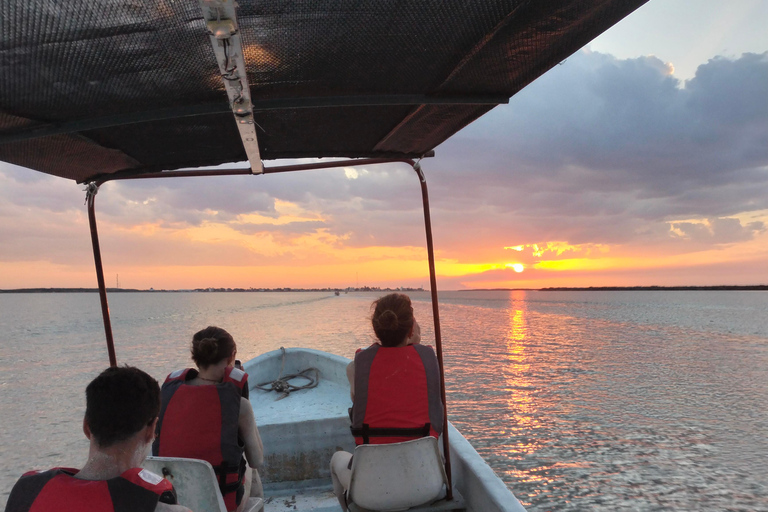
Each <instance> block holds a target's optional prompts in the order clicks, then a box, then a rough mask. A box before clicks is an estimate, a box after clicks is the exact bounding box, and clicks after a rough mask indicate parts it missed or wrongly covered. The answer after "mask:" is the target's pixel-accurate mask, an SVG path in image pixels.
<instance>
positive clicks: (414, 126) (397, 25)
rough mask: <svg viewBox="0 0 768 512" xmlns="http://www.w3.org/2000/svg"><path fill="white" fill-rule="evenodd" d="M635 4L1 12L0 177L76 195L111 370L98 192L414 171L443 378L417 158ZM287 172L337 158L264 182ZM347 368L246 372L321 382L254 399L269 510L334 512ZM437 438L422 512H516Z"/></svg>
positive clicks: (328, 364)
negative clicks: (21, 170)
mask: <svg viewBox="0 0 768 512" xmlns="http://www.w3.org/2000/svg"><path fill="white" fill-rule="evenodd" d="M645 1H647V0H593V1H590V2H584V1H583V0H551V1H547V2H531V1H524V0H487V1H484V2H466V1H463V0H443V1H439V2H438V1H427V0H425V1H420V2H410V3H408V2H405V3H403V2H375V1H371V0H363V1H361V2H356V3H355V4H354V5H351V4H350V5H346V4H344V3H343V2H342V3H338V2H330V1H325V0H318V1H316V2H255V1H253V0H239V2H237V3H235V2H234V1H232V0H199V1H197V2H193V1H167V0H157V1H153V2H148V3H142V4H141V5H139V4H137V3H135V2H125V1H124V0H70V1H68V2H57V1H55V0H31V1H30V0H6V1H4V2H3V7H2V13H3V18H2V19H3V21H2V24H1V26H2V30H0V56H1V57H2V58H0V76H2V77H3V79H2V80H0V161H5V162H9V163H12V164H16V165H19V166H22V167H27V168H30V169H32V170H35V171H39V172H43V173H47V174H51V175H54V176H58V177H61V178H63V179H68V180H72V181H73V183H75V184H84V185H85V186H86V202H87V205H88V215H89V224H90V228H91V240H92V245H93V252H94V262H95V268H96V275H97V281H98V285H99V294H100V301H101V310H102V317H103V321H104V332H105V338H106V341H107V348H108V354H109V363H110V365H116V364H117V351H116V349H115V343H114V339H113V335H112V326H111V319H110V316H109V305H108V298H107V289H106V284H105V279H104V272H103V266H102V257H101V250H100V246H99V238H98V229H97V222H96V210H95V198H96V194H97V193H98V191H99V190H100V187H102V186H103V185H104V184H105V183H108V182H111V181H116V180H131V179H166V178H176V179H182V178H193V177H198V176H232V175H241V176H242V175H252V176H257V177H259V176H261V177H263V176H265V175H269V174H279V173H284V172H298V171H302V172H303V171H311V170H316V169H322V168H333V167H353V166H358V165H366V166H368V167H370V166H374V165H378V164H401V165H407V166H410V167H411V168H412V169H413V170H414V171H415V175H416V177H417V178H418V179H417V180H415V182H417V183H418V184H419V186H420V187H421V193H422V202H423V206H424V222H425V231H426V250H427V251H426V252H427V264H428V267H429V273H430V291H431V294H432V310H433V320H434V322H435V324H434V333H435V340H434V343H435V349H436V352H437V355H438V360H439V362H440V367H441V372H443V371H450V368H448V369H444V368H443V360H442V339H441V334H440V318H439V307H438V301H437V282H436V275H435V267H434V249H433V244H432V234H431V219H430V214H429V196H428V190H427V180H426V173H425V170H424V167H423V165H422V162H424V160H423V159H427V158H429V157H430V156H433V155H434V148H435V147H437V146H438V145H439V144H440V143H442V142H443V141H445V140H446V139H448V138H449V137H450V136H451V135H453V134H454V133H456V132H457V131H458V130H460V129H461V128H463V127H464V126H466V125H468V124H469V123H471V122H472V121H474V120H475V119H477V118H479V117H480V116H482V115H483V114H485V113H486V112H488V111H489V110H491V109H492V108H493V107H495V106H497V105H500V104H504V103H508V101H509V98H510V97H511V96H513V95H514V94H516V93H517V92H519V91H520V90H521V89H522V88H524V87H525V86H526V85H528V84H529V83H531V82H532V81H533V80H535V79H536V78H538V77H539V76H541V75H542V74H543V73H545V72H546V71H547V70H549V69H550V68H552V67H553V66H555V65H556V64H558V63H559V62H561V61H563V60H564V59H566V58H567V57H568V56H570V55H571V54H573V53H574V52H575V51H577V50H579V49H580V48H581V47H583V46H584V45H585V44H586V43H588V42H589V41H591V40H592V39H593V38H594V37H596V36H597V35H599V34H600V33H602V32H603V31H605V30H607V29H608V28H609V27H611V26H612V25H614V24H615V23H617V22H618V21H619V20H621V19H622V18H624V17H625V16H627V15H628V14H629V13H631V12H632V11H634V10H635V9H637V8H638V7H640V6H641V5H642V4H643V3H645ZM302 158H313V159H327V158H334V159H339V158H343V160H331V161H328V160H313V161H312V162H309V163H307V162H301V163H290V164H287V165H272V166H265V165H264V161H270V160H276V159H302ZM246 161H247V162H248V164H247V165H245V166H241V167H238V168H224V169H222V168H210V166H218V165H220V164H227V163H232V162H246ZM221 186H226V185H221ZM338 293H339V292H338V291H337V292H336V294H337V295H338ZM347 362H348V360H346V359H344V358H341V357H339V356H334V355H331V354H326V353H321V352H317V351H311V350H303V349H300V348H295V349H294V348H291V349H287V350H285V352H283V351H280V353H279V354H278V353H269V354H264V355H262V356H259V357H257V358H255V359H253V360H251V361H248V362H246V363H245V369H246V371H247V372H248V373H249V374H250V375H251V382H252V383H258V382H260V381H261V379H263V380H265V381H266V380H270V379H276V378H278V377H279V374H280V372H279V371H277V368H278V366H282V365H283V364H284V365H285V368H286V369H288V370H289V371H293V370H295V371H298V370H301V369H304V368H306V367H314V368H317V369H318V371H319V382H318V385H317V387H315V388H313V389H304V390H298V391H296V392H294V393H289V396H287V397H285V398H283V399H281V400H275V399H274V397H273V396H268V395H266V394H262V391H260V390H256V389H254V390H252V391H253V393H252V395H251V400H252V402H253V404H254V410H255V411H256V414H257V416H258V417H259V425H260V430H261V433H262V436H263V439H264V442H265V446H266V452H267V462H266V464H265V475H264V478H265V482H266V489H265V491H266V500H265V501H266V502H267V504H266V506H267V509H268V510H299V511H302V510H303V511H308V510H318V511H324V510H329V511H330V510H337V509H338V504H337V503H336V502H335V498H334V497H333V496H332V495H329V491H330V479H329V469H328V460H329V459H330V455H331V454H332V453H333V451H335V450H336V449H343V448H346V449H348V450H349V449H352V448H353V444H352V443H353V440H352V437H351V435H350V434H349V428H348V427H349V419H348V417H347V416H346V414H347V413H346V411H347V407H348V406H349V405H350V404H349V389H348V387H347V386H348V384H346V377H345V376H344V371H343V369H344V367H345V365H346V364H347ZM442 386H443V390H442V391H443V401H444V403H445V402H446V401H445V385H444V382H443V383H442ZM78 392H79V391H78ZM446 408H447V411H448V415H450V411H451V409H450V404H449V403H446ZM446 422H447V419H446ZM446 426H447V428H446V429H445V431H444V435H443V437H442V440H443V445H442V448H443V457H444V458H445V468H444V469H445V474H446V481H445V484H446V485H445V498H444V499H442V500H441V501H440V503H434V504H432V505H430V507H431V509H432V510H445V509H448V508H454V509H455V508H457V507H458V508H460V509H463V510H467V511H470V512H496V511H500V512H511V511H515V512H517V511H520V510H524V509H523V507H522V505H521V504H520V503H519V501H518V500H517V499H516V498H515V497H514V495H513V493H512V492H511V491H510V490H509V489H507V488H506V486H505V485H504V484H503V483H502V482H501V480H500V479H499V478H498V477H497V476H496V475H495V474H494V473H493V471H492V470H491V469H490V467H488V465H487V464H485V463H484V462H483V461H482V459H481V458H480V457H479V456H478V454H477V452H476V451H475V450H474V449H473V448H472V447H471V445H470V444H469V443H468V442H467V440H466V439H464V437H463V436H462V435H461V434H460V433H459V432H458V431H457V430H456V429H454V428H452V426H451V425H449V424H447V425H446ZM168 464H170V462H169V463H168ZM166 469H167V468H166ZM203 473H204V471H203ZM183 476H184V475H182V474H178V475H176V477H177V482H179V483H180V482H181V481H182V480H183V479H184V478H183ZM200 478H203V477H200ZM454 491H455V492H454ZM185 504H187V505H188V506H190V507H192V508H193V509H195V504H194V503H185ZM441 507H442V508H441Z"/></svg>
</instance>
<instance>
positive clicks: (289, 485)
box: [244, 348, 525, 512]
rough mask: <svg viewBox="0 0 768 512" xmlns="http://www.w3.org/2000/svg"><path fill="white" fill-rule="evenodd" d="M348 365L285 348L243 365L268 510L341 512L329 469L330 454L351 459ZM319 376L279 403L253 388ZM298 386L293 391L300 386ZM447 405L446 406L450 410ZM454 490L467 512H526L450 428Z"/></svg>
mask: <svg viewBox="0 0 768 512" xmlns="http://www.w3.org/2000/svg"><path fill="white" fill-rule="evenodd" d="M348 363H349V359H346V358H343V357H340V356H336V355H333V354H329V353H326V352H321V351H318V350H311V349H303V348H290V349H285V356H283V351H282V350H276V351H273V352H268V353H266V354H263V355H261V356H259V357H257V358H255V359H252V360H251V361H248V362H247V363H245V366H244V368H245V371H246V372H248V374H249V378H248V380H249V382H250V385H251V390H250V400H251V403H252V404H253V409H254V413H255V415H256V422H257V424H258V425H259V432H260V433H261V437H262V439H263V441H264V451H265V462H264V468H263V474H262V480H263V482H264V487H265V495H266V503H267V505H266V510H269V511H277V510H298V511H302V510H313V511H318V512H320V511H325V510H327V511H329V512H331V511H333V512H337V511H338V510H339V505H338V502H337V501H336V498H335V497H334V496H333V493H332V492H331V476H330V469H329V462H330V460H331V456H332V455H333V453H334V452H336V451H338V450H346V451H349V452H353V451H354V448H355V444H354V439H353V438H352V435H351V434H350V431H349V424H350V422H349V416H348V408H349V407H350V406H351V399H350V395H349V383H348V381H347V377H346V366H347V364H348ZM310 367H314V368H317V369H318V370H319V373H320V380H319V385H318V386H317V387H316V388H313V389H307V390H301V391H296V392H293V393H291V394H290V395H289V396H287V397H285V398H283V399H280V400H277V399H278V398H279V397H280V396H281V395H280V394H279V393H277V392H275V391H272V392H265V391H261V390H259V389H256V388H254V385H255V384H257V383H262V382H268V381H273V380H275V379H277V378H278V377H279V376H280V374H281V370H282V374H283V375H288V374H293V373H298V372H299V371H301V370H304V369H306V368H310ZM301 383H302V382H301V381H300V380H296V381H295V384H301ZM449 405H450V404H449ZM448 434H449V439H450V448H451V467H452V473H453V475H452V480H453V486H454V488H455V489H457V490H458V492H459V493H460V494H461V496H462V497H463V498H464V500H465V502H466V510H467V511H470V512H524V510H525V509H524V508H523V506H522V505H521V504H520V502H519V501H518V500H517V498H515V496H514V495H513V494H512V492H510V490H509V489H508V488H507V487H506V485H504V483H503V482H502V481H501V480H500V479H499V477H498V476H496V474H495V473H494V472H493V470H492V469H491V468H490V467H489V466H488V465H487V464H486V463H485V461H483V459H482V458H481V457H480V455H478V453H477V452H476V451H475V449H474V448H473V447H472V446H471V445H470V444H469V442H468V441H467V440H466V439H465V438H464V436H462V435H461V433H460V432H459V431H458V430H456V429H455V428H454V427H453V425H450V424H449V430H448Z"/></svg>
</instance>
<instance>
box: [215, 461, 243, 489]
mask: <svg viewBox="0 0 768 512" xmlns="http://www.w3.org/2000/svg"><path fill="white" fill-rule="evenodd" d="M213 472H214V473H216V476H218V477H219V489H220V490H221V494H222V496H223V495H225V494H227V493H230V492H235V491H237V490H238V489H239V488H240V485H241V484H242V483H243V477H244V476H245V459H243V458H241V459H240V464H237V465H235V466H232V465H229V464H227V463H222V464H220V465H218V466H214V467H213ZM229 475H237V481H236V482H227V476H229Z"/></svg>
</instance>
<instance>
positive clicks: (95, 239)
mask: <svg viewBox="0 0 768 512" xmlns="http://www.w3.org/2000/svg"><path fill="white" fill-rule="evenodd" d="M98 191H99V185H98V184H97V183H93V182H91V183H89V184H88V188H87V189H86V192H85V201H86V202H87V203H88V222H89V223H90V225H91V243H92V244H93V261H94V263H95V264H96V279H97V281H98V283H99V297H100V298H101V316H102V318H103V319H104V334H105V335H106V337H107V351H108V352H109V366H117V357H116V356H115V341H114V339H113V338H112V321H111V320H110V319H109V304H108V303H107V285H106V284H105V283H104V268H103V266H102V264H101V249H100V248H99V233H98V231H97V229H96V212H95V210H94V201H95V200H96V193H97V192H98Z"/></svg>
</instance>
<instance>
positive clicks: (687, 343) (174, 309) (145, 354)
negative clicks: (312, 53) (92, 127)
mask: <svg viewBox="0 0 768 512" xmlns="http://www.w3.org/2000/svg"><path fill="white" fill-rule="evenodd" d="M374 298H375V295H374V294H364V293H351V294H348V295H341V296H340V297H335V296H333V295H329V294H323V293H229V294H227V293H205V294H198V293H174V294H170V293H155V294H149V293H146V294H127V293H125V294H112V295H111V296H110V307H111V310H112V315H113V317H112V318H113V329H114V332H115V339H116V343H117V357H118V361H119V362H120V363H121V364H122V363H128V364H132V365H136V366H139V367H141V368H144V369H145V370H147V371H148V372H149V373H151V374H152V375H154V376H155V377H157V378H158V379H162V378H164V376H165V375H166V374H167V373H168V372H169V371H170V370H172V369H175V368H179V367H183V366H188V365H189V360H188V352H187V343H188V340H189V339H190V337H191V335H192V333H193V332H194V331H196V330H197V329H199V328H202V327H204V326H206V325H209V324H216V325H221V326H222V327H225V328H226V329H228V330H229V331H230V332H231V333H232V334H233V335H234V336H235V339H236V340H237V341H238V354H239V356H240V357H241V358H242V359H249V358H251V357H254V356H256V355H258V354H261V353H263V352H265V351H268V350H273V349H276V348H279V347H280V346H286V347H288V346H303V347H311V348H318V349H321V350H326V351H329V352H333V353H336V354H340V355H344V356H348V357H350V356H351V354H353V352H354V350H355V348H357V347H364V346H366V345H368V344H369V343H370V342H371V335H370V328H369V324H368V321H367V317H368V315H369V306H370V302H371V300H373V299H374ZM412 298H413V299H414V300H415V309H416V314H417V317H418V318H419V319H420V320H421V322H420V323H421V325H422V332H423V339H424V340H425V341H428V340H430V339H432V328H431V307H430V304H429V302H428V296H427V294H426V293H414V294H412ZM440 312H441V320H442V327H443V337H444V347H445V348H444V350H445V361H446V367H447V388H448V389H447V391H448V400H449V404H448V407H449V418H450V419H451V421H452V422H453V423H454V424H455V425H456V426H457V427H458V428H459V429H460V430H461V431H462V432H463V433H464V435H465V436H466V437H467V438H468V439H469V440H470V442H471V443H472V444H473V445H474V446H475V448H477V450H478V452H480V454H481V455H482V456H483V457H484V458H485V460H486V461H487V462H488V463H489V464H490V465H491V466H492V467H493V468H494V470H495V471H496V472H497V474H498V475H499V476H500V477H501V478H502V479H503V480H504V481H505V482H506V483H507V485H508V486H509V487H510V489H512V490H513V492H514V493H515V495H516V496H517V497H518V498H519V499H520V500H521V501H522V502H523V504H525V505H526V507H527V508H528V510H530V511H536V512H539V511H548V510H605V511H609V510H702V509H706V510H744V511H768V293H764V292H523V291H519V292H446V293H442V294H441V309H440ZM0 332H2V333H3V339H2V340H1V341H0V421H2V429H0V457H2V461H3V464H2V465H0V503H3V504H4V503H5V501H6V499H7V494H8V492H10V488H11V487H12V485H13V483H14V482H15V480H16V478H18V476H19V474H20V473H22V472H23V471H25V470H27V469H28V468H48V467H52V466H57V465H65V466H80V465H82V464H83V463H84V459H85V455H86V453H87V441H86V440H85V439H84V437H83V436H82V433H81V432H80V428H81V422H82V414H83V409H84V397H83V390H84V388H85V385H86V384H87V383H88V382H89V381H90V380H91V379H92V378H93V377H94V376H95V375H97V374H98V373H99V372H100V371H101V370H102V369H103V368H104V367H105V366H106V361H107V354H106V348H105V347H104V342H103V330H102V326H101V319H100V311H99V299H98V295H96V294H21V295H16V294H0ZM257 415H258V411H257ZM267 448H268V447H267Z"/></svg>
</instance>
